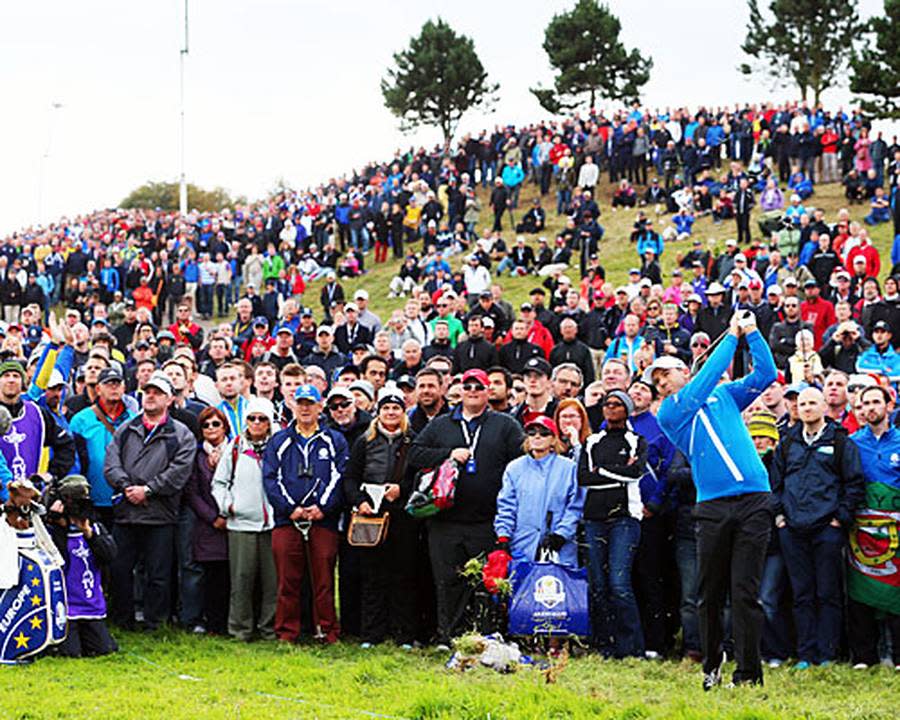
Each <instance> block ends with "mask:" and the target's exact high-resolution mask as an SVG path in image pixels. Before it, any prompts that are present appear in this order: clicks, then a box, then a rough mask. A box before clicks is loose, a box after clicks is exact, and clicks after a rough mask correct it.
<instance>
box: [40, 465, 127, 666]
mask: <svg viewBox="0 0 900 720" xmlns="http://www.w3.org/2000/svg"><path fill="white" fill-rule="evenodd" d="M91 492H92V489H91V484H90V483H89V482H88V480H87V478H85V477H84V476H83V475H68V476H66V477H64V478H63V479H62V480H61V481H60V482H59V483H58V484H57V485H56V486H55V487H54V488H53V489H52V491H51V492H50V493H49V494H48V497H47V500H48V501H49V503H48V504H49V505H50V513H49V515H48V522H49V525H50V527H49V531H50V536H51V537H52V538H53V543H54V545H56V547H57V549H58V550H59V552H60V555H62V557H63V560H64V561H65V570H64V573H65V585H66V600H67V608H66V619H67V624H68V627H67V628H66V639H65V640H64V641H63V642H62V643H61V644H60V646H59V650H58V652H59V654H60V655H64V656H66V657H93V656H97V655H108V654H109V653H113V652H116V650H118V649H119V646H118V645H117V644H116V641H115V640H114V639H113V638H112V636H111V635H110V634H109V629H108V628H107V627H106V598H105V597H104V595H103V585H102V568H104V567H108V565H109V563H111V562H112V560H113V558H115V556H116V541H115V540H114V539H113V536H112V535H111V534H110V533H109V531H108V530H107V529H106V528H105V527H104V526H103V524H102V523H101V522H98V521H95V520H93V519H92V518H93V515H94V506H93V503H92V500H91Z"/></svg>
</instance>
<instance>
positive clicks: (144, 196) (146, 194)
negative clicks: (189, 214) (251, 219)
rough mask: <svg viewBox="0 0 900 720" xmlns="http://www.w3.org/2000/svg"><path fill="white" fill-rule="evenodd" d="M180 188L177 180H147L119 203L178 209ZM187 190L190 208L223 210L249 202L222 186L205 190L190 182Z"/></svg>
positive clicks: (135, 206) (132, 205) (125, 206)
mask: <svg viewBox="0 0 900 720" xmlns="http://www.w3.org/2000/svg"><path fill="white" fill-rule="evenodd" d="M178 189H179V188H178V183H177V182H152V181H151V182H146V183H144V184H143V185H141V186H140V187H139V188H135V189H134V190H132V191H131V192H130V193H129V194H128V196H127V197H126V198H125V199H124V200H122V202H120V203H119V207H121V208H151V209H152V208H157V207H158V208H161V209H163V210H178ZM187 191H188V208H190V209H192V210H200V211H201V212H210V211H213V210H221V209H222V208H226V207H233V206H234V205H235V204H238V205H240V204H243V203H246V202H247V200H246V198H244V197H232V196H231V195H230V194H229V193H228V191H227V190H225V188H221V187H217V188H213V189H212V190H204V189H203V188H199V187H197V186H196V185H192V184H191V183H188V186H187Z"/></svg>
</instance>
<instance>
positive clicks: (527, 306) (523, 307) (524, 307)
mask: <svg viewBox="0 0 900 720" xmlns="http://www.w3.org/2000/svg"><path fill="white" fill-rule="evenodd" d="M519 310H524V311H525V312H531V311H532V310H534V305H532V304H531V303H530V302H523V303H522V304H521V305H519Z"/></svg>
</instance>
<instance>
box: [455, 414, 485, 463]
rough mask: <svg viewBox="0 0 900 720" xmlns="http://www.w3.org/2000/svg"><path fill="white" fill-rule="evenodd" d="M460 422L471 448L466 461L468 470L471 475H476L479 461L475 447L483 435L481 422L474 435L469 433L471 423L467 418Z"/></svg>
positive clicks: (467, 443) (467, 444)
mask: <svg viewBox="0 0 900 720" xmlns="http://www.w3.org/2000/svg"><path fill="white" fill-rule="evenodd" d="M459 424H460V427H461V428H462V434H463V437H464V438H465V441H466V446H467V447H468V448H469V459H468V460H467V461H466V472H467V473H469V475H474V474H475V473H476V472H477V470H478V463H476V462H475V449H476V448H477V447H478V438H480V437H481V424H480V423H479V425H478V429H477V430H475V434H474V435H469V424H468V423H467V422H466V421H465V419H462V420H460V423H459Z"/></svg>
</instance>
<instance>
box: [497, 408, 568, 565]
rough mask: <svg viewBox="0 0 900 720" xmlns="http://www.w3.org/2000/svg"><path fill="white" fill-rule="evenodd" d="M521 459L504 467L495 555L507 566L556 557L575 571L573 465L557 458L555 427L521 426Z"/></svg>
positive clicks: (542, 423)
mask: <svg viewBox="0 0 900 720" xmlns="http://www.w3.org/2000/svg"><path fill="white" fill-rule="evenodd" d="M523 449H524V451H525V454H524V455H523V456H522V457H519V458H516V459H515V460H513V461H512V462H511V463H509V465H507V466H506V471H505V472H504V473H503V485H502V487H501V488H500V494H499V495H498V496H497V516H496V517H495V518H494V532H495V533H496V534H497V546H498V549H501V550H502V551H504V552H506V553H508V556H509V559H511V560H527V561H533V560H535V559H536V558H537V556H538V554H539V553H540V551H541V550H547V551H550V552H556V553H559V562H560V563H561V564H563V565H569V566H571V567H577V565H578V548H577V547H576V545H575V534H576V530H577V528H578V523H579V521H580V520H581V510H582V501H583V497H582V492H581V490H580V488H579V487H578V477H577V469H578V466H577V465H576V464H575V462H574V461H572V460H570V459H569V458H567V457H565V455H563V454H561V453H562V452H563V451H564V450H565V446H564V445H563V444H562V442H561V441H560V437H559V430H558V428H557V426H556V423H555V422H554V421H553V420H552V419H550V418H549V417H547V416H546V415H537V416H535V417H534V418H532V419H531V420H529V421H528V422H527V423H526V425H525V444H524V445H523Z"/></svg>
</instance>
